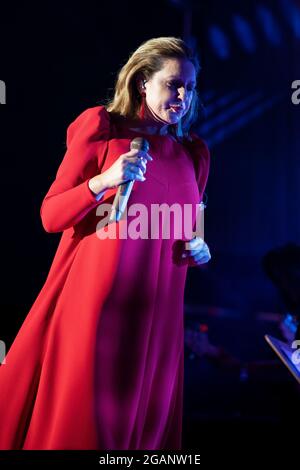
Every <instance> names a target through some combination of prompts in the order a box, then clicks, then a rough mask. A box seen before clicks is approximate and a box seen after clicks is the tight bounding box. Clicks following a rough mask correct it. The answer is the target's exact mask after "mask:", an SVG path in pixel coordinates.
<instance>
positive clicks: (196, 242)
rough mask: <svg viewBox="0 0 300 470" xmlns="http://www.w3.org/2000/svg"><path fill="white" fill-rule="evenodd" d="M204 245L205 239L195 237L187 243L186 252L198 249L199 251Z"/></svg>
mask: <svg viewBox="0 0 300 470" xmlns="http://www.w3.org/2000/svg"><path fill="white" fill-rule="evenodd" d="M204 245H206V243H205V241H204V240H203V238H200V237H195V238H193V239H192V240H190V241H188V242H186V243H185V249H186V250H194V249H196V248H198V249H199V248H200V247H201V246H204ZM206 246H207V245H206Z"/></svg>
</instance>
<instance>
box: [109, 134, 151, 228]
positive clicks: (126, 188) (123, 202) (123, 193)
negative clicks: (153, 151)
mask: <svg viewBox="0 0 300 470" xmlns="http://www.w3.org/2000/svg"><path fill="white" fill-rule="evenodd" d="M133 149H135V150H142V151H143V152H148V150H149V142H148V140H146V139H145V138H144V137H135V138H134V139H132V141H131V142H130V150H133ZM134 181H135V180H130V181H127V182H126V183H123V184H120V185H119V187H118V191H117V193H116V195H115V199H114V202H113V204H112V208H111V213H110V217H109V222H118V221H119V220H120V219H121V217H122V215H123V213H124V210H125V208H126V206H127V202H128V199H129V196H130V193H131V191H132V188H133V184H134Z"/></svg>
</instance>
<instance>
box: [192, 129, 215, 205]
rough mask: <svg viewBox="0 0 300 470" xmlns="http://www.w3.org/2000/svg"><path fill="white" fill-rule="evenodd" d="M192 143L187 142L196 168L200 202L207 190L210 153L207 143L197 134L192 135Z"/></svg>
mask: <svg viewBox="0 0 300 470" xmlns="http://www.w3.org/2000/svg"><path fill="white" fill-rule="evenodd" d="M191 138H192V141H190V142H187V147H188V149H189V151H190V154H191V156H192V158H193V162H194V167H195V176H196V180H197V184H198V188H199V195H200V198H199V202H201V201H202V199H203V193H204V191H205V188H206V184H207V180H208V175H209V169H210V151H209V149H208V146H207V144H206V142H205V141H204V140H203V139H201V137H199V136H198V135H197V134H196V133H195V132H192V133H191Z"/></svg>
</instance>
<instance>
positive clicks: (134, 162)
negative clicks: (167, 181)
mask: <svg viewBox="0 0 300 470" xmlns="http://www.w3.org/2000/svg"><path fill="white" fill-rule="evenodd" d="M151 160H153V158H152V157H151V156H150V155H149V154H148V153H147V152H144V151H142V150H136V149H132V150H130V151H129V152H126V153H123V154H122V155H120V156H119V158H118V159H117V160H116V161H115V162H114V163H113V164H112V165H111V166H110V167H109V168H108V169H107V170H105V171H104V172H103V173H100V174H99V175H97V176H94V177H93V178H91V179H90V181H89V187H90V189H91V190H92V191H93V192H94V193H99V192H100V191H103V190H106V189H111V188H115V187H117V186H119V185H120V184H123V183H125V182H126V181H130V180H137V181H145V179H146V178H145V177H144V173H145V172H146V165H147V162H148V161H151Z"/></svg>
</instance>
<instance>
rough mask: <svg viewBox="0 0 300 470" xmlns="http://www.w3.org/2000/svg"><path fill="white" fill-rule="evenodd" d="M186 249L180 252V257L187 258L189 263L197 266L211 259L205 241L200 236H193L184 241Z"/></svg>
mask: <svg viewBox="0 0 300 470" xmlns="http://www.w3.org/2000/svg"><path fill="white" fill-rule="evenodd" d="M185 247H186V249H185V250H184V251H183V253H182V258H187V259H188V261H189V262H190V264H191V265H194V266H199V265H200V264H204V263H207V262H208V261H209V260H210V259H211V255H210V251H209V248H208V246H207V244H206V243H205V241H204V240H203V239H202V238H200V237H195V238H193V239H192V240H190V241H188V242H186V243H185Z"/></svg>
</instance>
